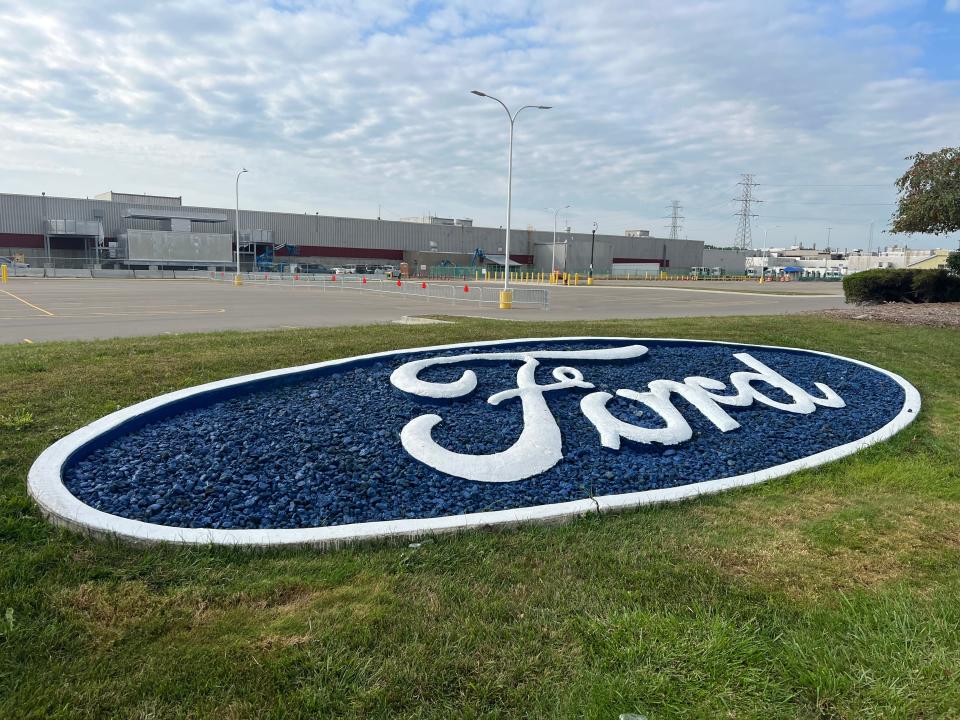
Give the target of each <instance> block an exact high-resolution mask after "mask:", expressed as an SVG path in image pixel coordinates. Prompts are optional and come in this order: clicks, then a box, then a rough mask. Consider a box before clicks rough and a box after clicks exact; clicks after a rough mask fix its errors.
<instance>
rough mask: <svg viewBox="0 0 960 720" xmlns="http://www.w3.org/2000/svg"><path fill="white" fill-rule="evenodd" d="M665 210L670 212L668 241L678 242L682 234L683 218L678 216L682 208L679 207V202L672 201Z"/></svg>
mask: <svg viewBox="0 0 960 720" xmlns="http://www.w3.org/2000/svg"><path fill="white" fill-rule="evenodd" d="M667 209H668V210H670V239H671V240H679V239H680V235H681V234H683V219H684V218H683V215H681V214H680V212H681V211H682V210H683V207H681V205H680V201H679V200H674V201H673V202H671V203H670V207H669V208H667Z"/></svg>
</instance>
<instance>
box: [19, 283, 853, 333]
mask: <svg viewBox="0 0 960 720" xmlns="http://www.w3.org/2000/svg"><path fill="white" fill-rule="evenodd" d="M843 305H844V303H843V295H842V289H841V287H840V285H839V283H771V284H768V285H758V284H753V283H736V284H734V283H692V282H688V283H685V284H679V283H655V282H654V283H619V284H613V283H611V284H598V285H595V286H593V287H585V286H580V287H551V288H550V309H549V310H547V311H543V310H541V309H532V308H525V309H513V310H509V311H501V310H499V309H497V308H496V306H492V305H484V306H478V305H477V303H458V304H452V303H451V302H450V300H440V299H436V298H435V299H432V300H427V299H424V298H417V297H404V296H399V295H396V294H393V293H390V294H381V293H376V292H367V291H361V290H326V291H322V290H320V289H319V288H316V287H303V286H298V287H290V286H287V285H254V284H249V283H248V284H246V285H244V286H242V287H234V286H233V285H231V284H230V283H223V282H214V281H209V280H121V279H96V280H95V279H86V278H85V279H66V278H64V279H45V278H36V279H35V278H12V279H11V280H10V282H8V283H7V284H5V285H0V343H4V344H9V343H22V342H43V341H48V340H89V339H96V338H112V337H129V336H137V335H160V334H174V333H186V332H209V331H216V330H267V329H278V328H303V327H329V326H334V325H362V324H369V323H383V322H392V321H397V320H400V319H402V318H404V317H405V316H423V315H462V316H472V317H488V318H499V319H515V320H606V319H619V318H622V319H637V318H664V317H697V316H700V317H702V316H717V315H781V314H787V313H797V312H805V311H810V310H826V309H832V308H839V307H843Z"/></svg>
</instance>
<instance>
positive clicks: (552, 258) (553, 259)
mask: <svg viewBox="0 0 960 720" xmlns="http://www.w3.org/2000/svg"><path fill="white" fill-rule="evenodd" d="M568 207H570V206H569V205H564V206H563V207H561V208H557V209H555V210H554V209H553V208H547V211H550V210H553V251H552V252H551V254H550V282H553V276H554V274H555V273H556V272H557V216H558V215H559V214H560V211H561V210H566V209H567V208H568Z"/></svg>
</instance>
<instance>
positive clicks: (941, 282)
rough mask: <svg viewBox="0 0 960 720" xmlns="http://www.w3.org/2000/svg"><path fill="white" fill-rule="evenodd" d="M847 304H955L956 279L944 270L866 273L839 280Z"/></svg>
mask: <svg viewBox="0 0 960 720" xmlns="http://www.w3.org/2000/svg"><path fill="white" fill-rule="evenodd" d="M843 294H844V297H845V298H846V301H847V302H848V303H857V304H860V303H885V302H924V303H929V302H957V301H960V278H958V277H956V276H954V275H951V274H950V273H948V272H947V271H945V270H910V269H896V270H866V271H864V272H859V273H854V274H853V275H847V276H846V277H845V278H844V279H843Z"/></svg>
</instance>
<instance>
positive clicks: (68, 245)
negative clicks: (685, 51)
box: [0, 191, 703, 275]
mask: <svg viewBox="0 0 960 720" xmlns="http://www.w3.org/2000/svg"><path fill="white" fill-rule="evenodd" d="M239 215H240V222H239V225H240V233H239V236H240V261H241V268H242V269H243V270H245V271H246V270H251V269H256V268H258V263H257V258H260V263H261V265H260V267H262V263H264V262H266V261H265V260H264V258H267V259H268V260H270V261H275V262H277V263H280V262H284V263H285V264H286V265H287V266H289V265H292V264H296V265H300V266H306V267H309V266H311V265H326V266H331V265H351V264H363V265H373V264H394V265H396V264H398V263H399V262H401V261H406V262H407V263H408V264H409V267H410V269H411V271H412V272H414V273H416V272H422V271H423V270H424V269H427V270H429V268H431V267H433V266H435V265H441V264H445V265H463V264H469V263H471V262H476V261H477V259H478V258H481V259H482V262H484V263H485V264H488V265H490V264H493V265H498V266H500V267H502V266H503V265H504V264H506V258H504V230H503V229H502V228H485V227H476V226H474V225H473V223H472V221H470V220H467V219H447V218H434V217H433V216H429V217H428V218H417V219H416V220H417V222H409V221H391V220H379V219H376V220H374V219H361V218H344V217H332V216H326V215H320V214H319V213H313V214H307V213H304V214H297V213H283V212H270V211H259V210H243V209H241V210H240V213H239ZM235 233H236V212H235V210H234V209H233V208H212V207H199V206H189V205H183V202H182V198H180V197H164V196H154V195H136V194H127V193H116V192H113V191H110V192H107V193H103V194H101V195H97V196H96V197H94V198H93V199H82V198H63V197H48V196H46V195H14V194H0V255H9V256H22V257H24V258H25V260H26V262H29V263H30V264H31V265H34V266H41V265H53V266H57V267H79V268H90V267H98V266H99V267H124V268H135V269H136V268H143V269H148V268H164V267H181V268H184V267H190V268H203V269H221V268H230V267H233V266H234V265H235V263H236V256H235V252H236V245H235V238H236V234H235ZM591 248H592V252H593V257H594V272H595V274H598V275H607V274H610V273H611V272H613V271H615V270H616V268H617V267H618V266H619V267H628V266H636V265H646V266H655V267H659V268H661V269H665V270H670V271H673V272H678V271H683V270H687V269H689V268H691V267H695V266H698V265H702V264H703V243H702V242H700V241H696V240H669V239H665V238H657V237H651V236H650V235H649V233H646V232H645V231H631V234H629V235H628V234H626V233H625V234H624V235H604V234H597V235H596V237H595V238H592V237H591V234H590V233H571V232H561V233H558V235H557V243H556V247H554V235H553V232H552V231H538V230H534V229H527V230H520V229H514V230H513V231H512V232H511V239H510V265H511V267H513V266H523V267H524V268H525V269H529V270H534V271H543V272H548V271H549V270H550V266H551V262H552V259H553V257H554V256H555V257H556V263H557V267H558V268H559V269H561V270H564V271H567V272H571V273H573V272H579V273H585V272H586V270H587V269H588V267H589V265H590V256H591ZM478 250H479V251H480V252H479V253H478V252H477V251H478Z"/></svg>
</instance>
